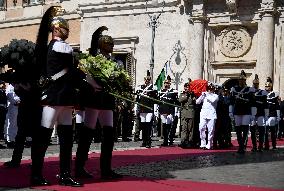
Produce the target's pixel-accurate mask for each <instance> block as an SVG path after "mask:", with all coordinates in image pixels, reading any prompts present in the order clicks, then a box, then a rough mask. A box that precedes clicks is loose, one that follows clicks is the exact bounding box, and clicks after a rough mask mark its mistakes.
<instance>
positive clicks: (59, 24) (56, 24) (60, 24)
mask: <svg viewBox="0 0 284 191" xmlns="http://www.w3.org/2000/svg"><path fill="white" fill-rule="evenodd" d="M54 28H64V29H67V30H69V24H68V22H67V21H66V20H65V19H63V18H62V17H53V19H52V20H51V23H50V29H51V30H52V29H54Z"/></svg>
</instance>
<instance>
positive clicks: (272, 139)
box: [271, 125, 278, 150]
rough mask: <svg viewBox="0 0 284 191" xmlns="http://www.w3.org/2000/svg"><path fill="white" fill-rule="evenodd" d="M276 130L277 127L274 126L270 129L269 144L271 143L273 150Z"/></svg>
mask: <svg viewBox="0 0 284 191" xmlns="http://www.w3.org/2000/svg"><path fill="white" fill-rule="evenodd" d="M277 128H278V126H277V125H275V126H274V127H271V143H272V149H273V150H275V149H276V137H277Z"/></svg>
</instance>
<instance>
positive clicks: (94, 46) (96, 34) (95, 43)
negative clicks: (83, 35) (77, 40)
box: [89, 26, 108, 56]
mask: <svg viewBox="0 0 284 191" xmlns="http://www.w3.org/2000/svg"><path fill="white" fill-rule="evenodd" d="M105 30H108V28H107V27H106V26H101V27H99V28H98V29H97V30H96V31H95V32H94V33H93V35H92V41H91V48H90V51H89V53H90V54H91V55H92V56H96V55H97V53H98V47H99V39H100V37H101V36H102V32H103V31H105Z"/></svg>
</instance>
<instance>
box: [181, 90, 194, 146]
mask: <svg viewBox="0 0 284 191" xmlns="http://www.w3.org/2000/svg"><path fill="white" fill-rule="evenodd" d="M179 102H180V103H181V106H182V107H183V108H182V109H181V111H180V113H181V147H187V146H192V141H193V130H194V115H195V111H194V105H195V97H194V95H193V94H190V93H188V92H183V93H181V94H180V97H179Z"/></svg>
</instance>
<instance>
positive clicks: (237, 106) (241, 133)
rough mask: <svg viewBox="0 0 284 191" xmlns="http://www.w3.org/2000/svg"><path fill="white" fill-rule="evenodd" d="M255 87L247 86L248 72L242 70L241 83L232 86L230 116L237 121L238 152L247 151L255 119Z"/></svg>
mask: <svg viewBox="0 0 284 191" xmlns="http://www.w3.org/2000/svg"><path fill="white" fill-rule="evenodd" d="M253 98H254V88H251V87H249V86H247V84H246V73H245V72H244V71H243V70H242V71H241V74H240V77H239V84H238V85H237V86H235V87H232V88H231V96H230V101H231V103H230V106H229V116H230V118H231V119H232V120H233V121H234V122H235V130H236V134H237V139H238V144H239V149H238V153H245V150H246V144H247V136H248V131H249V125H250V124H251V121H253V120H255V115H256V107H254V100H253Z"/></svg>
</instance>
